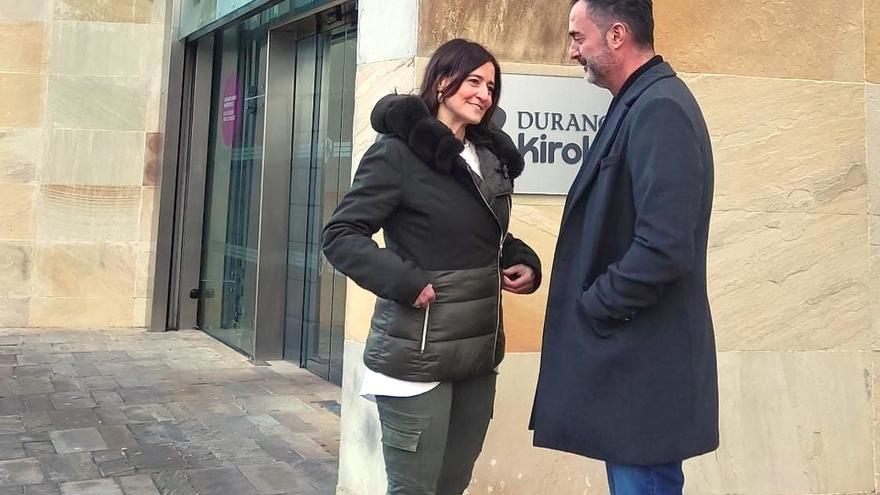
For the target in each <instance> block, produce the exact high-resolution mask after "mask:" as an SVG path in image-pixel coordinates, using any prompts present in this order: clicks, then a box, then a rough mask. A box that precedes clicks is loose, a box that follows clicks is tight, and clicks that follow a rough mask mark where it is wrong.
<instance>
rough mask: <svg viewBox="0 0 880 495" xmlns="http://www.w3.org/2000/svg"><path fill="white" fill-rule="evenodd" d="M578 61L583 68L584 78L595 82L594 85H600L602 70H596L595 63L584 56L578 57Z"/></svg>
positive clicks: (591, 82) (592, 82)
mask: <svg viewBox="0 0 880 495" xmlns="http://www.w3.org/2000/svg"><path fill="white" fill-rule="evenodd" d="M578 62H580V64H581V66H582V67H583V68H584V79H586V80H587V81H588V82H589V83H590V84H595V85H596V86H600V87H602V84H601V83H602V75H603V73H602V71H601V70H596V64H594V63H591V62H590V61H589V60H587V59H585V58H579V59H578Z"/></svg>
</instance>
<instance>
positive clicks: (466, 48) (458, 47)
mask: <svg viewBox="0 0 880 495" xmlns="http://www.w3.org/2000/svg"><path fill="white" fill-rule="evenodd" d="M486 63H491V64H492V65H493V66H495V89H494V90H493V91H492V106H490V107H489V109H488V110H486V114H485V115H483V120H481V121H480V124H479V125H481V126H485V125H488V123H489V122H490V121H491V120H492V115H493V114H494V113H495V109H496V108H498V100H499V99H500V98H501V67H500V66H499V65H498V60H496V59H495V56H494V55H492V54H491V53H490V52H489V50H487V49H486V48H484V47H483V46H482V45H480V44H479V43H474V42H473V41H468V40H464V39H461V38H456V39H454V40H450V41H447V42H446V43H443V45H441V46H440V48H438V49H437V51H435V52H434V55H432V56H431V60H430V61H429V62H428V68H427V69H426V70H425V78H424V79H422V87H421V90H420V96H421V97H422V99H423V100H425V105H427V106H428V110H430V111H431V114H433V115H434V116H436V115H437V109H438V108H439V107H440V101H439V100H438V99H437V91H438V88H439V87H440V82H441V81H442V80H443V79H447V78H448V79H449V84H447V85H446V87H445V88H443V97H444V98H445V97H448V96H452V95H454V94H455V93H457V92H458V89H459V88H460V87H461V85H462V83H463V82H464V81H465V80H466V79H467V77H468V76H469V75H470V73H471V72H473V71H475V70H476V69H478V68H480V67H481V66H483V65H484V64H486Z"/></svg>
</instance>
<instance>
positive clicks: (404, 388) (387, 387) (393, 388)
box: [361, 140, 483, 401]
mask: <svg viewBox="0 0 880 495" xmlns="http://www.w3.org/2000/svg"><path fill="white" fill-rule="evenodd" d="M461 157H462V158H464V161H465V162H467V164H468V166H469V167H470V168H471V170H473V171H474V173H475V174H477V175H478V176H479V177H480V178H482V177H483V174H482V172H481V171H480V158H479V157H478V156H477V147H476V146H474V143H471V142H470V141H467V140H465V142H464V150H463V151H462V152H461ZM437 385H440V382H411V381H408V380H399V379H397V378H392V377H390V376H388V375H383V374H382V373H377V372H375V371H373V370H371V369H369V368H367V371H366V373H365V374H364V382H363V383H362V384H361V397H364V398H365V399H368V400H372V401H375V400H376V396H377V395H385V396H388V397H415V396H417V395H422V394H424V393H426V392H430V391H431V390H433V389H434V387H436V386H437Z"/></svg>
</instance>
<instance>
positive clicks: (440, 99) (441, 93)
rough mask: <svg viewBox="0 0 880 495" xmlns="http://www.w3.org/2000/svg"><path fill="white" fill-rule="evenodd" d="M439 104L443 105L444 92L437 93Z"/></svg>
mask: <svg viewBox="0 0 880 495" xmlns="http://www.w3.org/2000/svg"><path fill="white" fill-rule="evenodd" d="M437 103H443V91H438V92H437Z"/></svg>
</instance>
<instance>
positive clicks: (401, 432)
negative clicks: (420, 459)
mask: <svg viewBox="0 0 880 495" xmlns="http://www.w3.org/2000/svg"><path fill="white" fill-rule="evenodd" d="M379 407H380V410H379V416H380V423H381V425H382V444H384V445H386V446H388V447H391V448H394V449H399V450H403V451H406V452H417V451H418V448H419V440H420V439H421V437H422V432H423V431H424V430H425V429H426V428H427V427H428V424H429V422H430V418H428V417H426V416H417V415H414V414H408V413H405V412H401V411H395V410H393V409H391V408H389V406H388V405H380V406H379Z"/></svg>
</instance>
